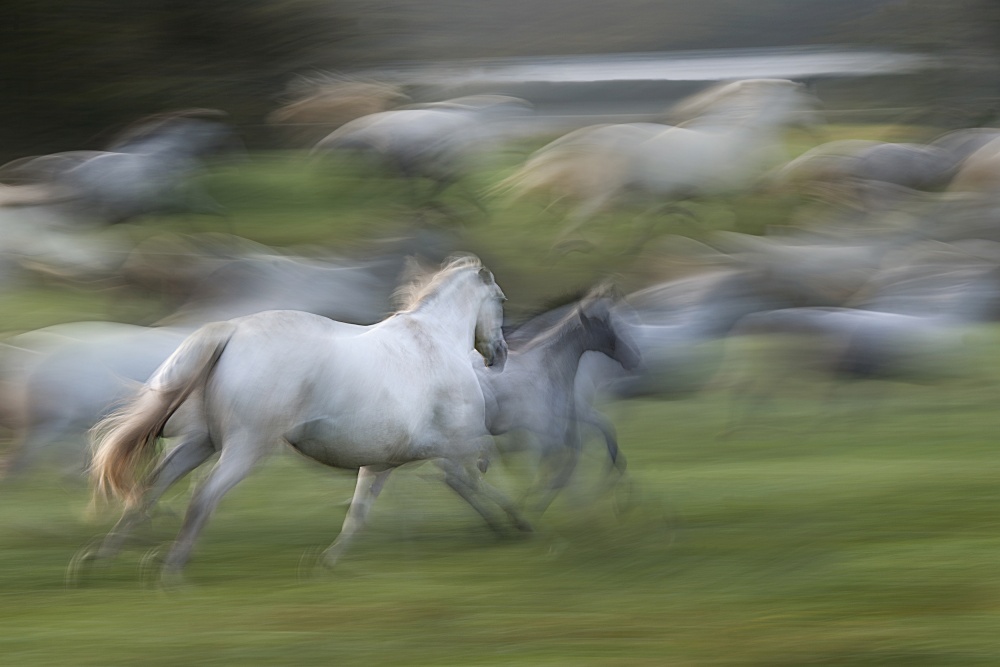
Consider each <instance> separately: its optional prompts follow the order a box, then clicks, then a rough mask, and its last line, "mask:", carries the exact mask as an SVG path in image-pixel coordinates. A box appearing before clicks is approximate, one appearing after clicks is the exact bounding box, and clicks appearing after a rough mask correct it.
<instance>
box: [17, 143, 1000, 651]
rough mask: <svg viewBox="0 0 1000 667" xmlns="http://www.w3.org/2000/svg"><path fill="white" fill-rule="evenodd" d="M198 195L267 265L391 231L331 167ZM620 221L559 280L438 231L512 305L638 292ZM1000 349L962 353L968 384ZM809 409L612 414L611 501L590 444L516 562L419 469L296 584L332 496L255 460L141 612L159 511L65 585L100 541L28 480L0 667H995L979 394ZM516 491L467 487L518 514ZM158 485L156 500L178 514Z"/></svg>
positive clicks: (101, 298)
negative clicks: (620, 289) (609, 276)
mask: <svg viewBox="0 0 1000 667" xmlns="http://www.w3.org/2000/svg"><path fill="white" fill-rule="evenodd" d="M506 169H507V168H506V167H504V166H503V165H501V166H498V167H496V169H495V171H493V172H489V173H484V174H481V175H479V176H478V179H479V181H481V183H480V185H482V186H485V185H487V184H489V183H490V182H491V181H492V180H493V179H495V178H496V177H498V176H499V175H501V174H502V173H506ZM208 185H209V187H211V189H212V191H213V192H214V193H215V194H216V195H217V196H218V197H219V199H220V200H222V201H223V203H224V204H225V205H227V206H228V207H229V208H230V210H231V211H232V212H233V215H232V222H233V224H234V226H235V227H236V229H237V231H239V232H241V233H243V234H246V235H248V236H251V237H252V238H255V239H257V240H260V241H264V242H268V243H279V244H285V245H295V244H300V243H305V242H319V243H326V244H331V245H335V244H344V243H346V242H354V241H361V240H363V239H365V238H371V237H374V236H377V235H379V234H382V233H388V232H390V231H393V230H399V229H403V228H405V227H406V225H407V224H409V218H408V217H407V216H408V214H407V213H406V208H405V207H404V206H403V201H402V197H401V196H400V194H399V193H398V192H397V191H395V190H394V189H393V188H392V187H389V186H387V185H386V184H385V183H381V182H379V181H378V180H377V179H367V180H366V179H359V178H357V177H355V176H352V174H351V172H348V171H347V170H346V167H345V166H344V165H339V164H331V165H327V166H325V167H323V168H316V167H315V166H311V165H309V164H306V163H303V162H301V161H299V160H297V159H294V158H292V157H290V156H279V155H276V156H271V157H269V158H267V159H266V160H259V161H256V162H255V163H252V164H245V165H242V166H239V167H236V168H230V169H227V170H226V171H224V172H222V173H219V174H216V175H213V176H212V177H210V178H209V179H208ZM460 205H461V203H460V198H459V199H456V206H460ZM786 205H787V206H790V205H791V203H786V202H774V201H769V200H766V199H764V198H762V197H756V198H754V197H748V198H745V199H744V200H741V201H740V202H738V203H737V204H733V205H732V209H733V210H734V211H735V213H729V214H727V215H722V213H719V217H718V219H717V220H718V221H719V224H720V225H721V224H723V221H732V220H736V221H737V222H738V223H745V224H746V225H747V226H748V227H753V226H754V225H756V224H757V223H756V222H745V221H754V220H758V221H765V220H770V221H772V222H781V221H782V219H783V218H782V217H781V216H783V215H785V214H786V213H787V211H786V210H785V208H784V207H785V206H786ZM728 206H729V205H728V204H725V205H724V204H722V203H712V204H711V205H708V206H706V209H707V210H710V211H720V212H725V210H726V208H727V207H728ZM627 219H628V218H627V216H619V217H617V218H615V217H609V219H608V220H607V221H602V222H601V223H600V224H597V225H595V227H594V229H593V230H592V232H593V233H594V234H595V235H597V236H598V237H601V236H603V237H604V238H606V239H607V244H606V245H605V246H604V247H602V248H601V249H600V250H599V251H598V252H596V253H593V254H591V255H575V256H571V257H569V258H567V259H565V260H563V261H561V262H558V263H555V262H553V261H552V260H551V259H550V258H548V257H547V252H548V246H549V244H550V243H551V240H552V238H554V236H555V234H556V232H557V231H558V217H557V215H556V214H555V213H552V212H550V213H539V211H538V207H537V206H536V205H535V204H533V203H532V202H522V203H518V204H516V205H514V206H512V207H509V208H503V207H500V206H495V207H494V210H493V216H492V219H491V220H490V221H488V222H487V221H482V222H478V223H470V225H469V226H468V227H467V228H465V229H464V230H462V231H461V233H462V234H463V235H464V238H465V245H467V247H469V248H470V249H472V250H475V251H477V252H480V253H481V254H482V255H483V256H484V257H486V258H487V259H488V264H489V265H490V266H491V268H494V270H495V272H496V274H497V278H498V281H499V282H500V284H501V285H502V286H503V287H504V288H505V290H506V291H507V292H508V294H509V295H510V296H511V305H512V306H517V305H521V304H524V303H527V302H531V303H534V302H537V301H539V300H541V299H543V298H545V297H546V296H551V295H552V294H556V293H559V292H560V291H562V290H565V289H568V288H570V287H575V286H579V285H581V284H584V283H586V282H587V281H589V280H591V279H593V277H594V276H595V275H598V274H600V273H603V272H620V273H621V272H624V273H625V279H626V280H633V281H638V280H639V279H640V278H641V277H642V275H643V273H642V270H639V269H636V270H632V269H631V267H630V266H629V265H628V264H627V262H626V261H625V260H624V259H623V258H621V257H620V256H619V255H618V254H617V250H618V249H619V247H620V246H621V245H624V243H625V241H624V240H623V239H622V237H623V236H625V235H626V233H627V231H628V225H627ZM202 224H209V225H211V226H212V227H213V228H217V229H221V227H222V222H221V221H214V220H210V221H208V222H207V223H204V222H203V221H200V220H197V221H195V220H186V219H173V220H162V221H148V222H146V223H144V224H143V225H142V226H140V227H138V228H136V229H132V230H128V232H127V233H129V234H132V235H134V236H135V237H141V236H144V235H148V234H152V233H156V232H158V231H162V230H163V229H164V228H166V229H172V230H174V231H185V230H187V229H190V228H191V227H192V226H196V225H202ZM708 224H712V222H711V221H709V223H708ZM112 231H114V230H112ZM119 231H121V230H119ZM113 300H114V299H113V297H111V296H109V295H104V294H89V293H75V292H68V291H66V290H64V289H62V288H59V287H58V286H55V285H50V286H39V287H36V288H32V289H31V290H25V291H23V292H19V293H15V294H11V295H8V296H5V297H4V298H3V300H2V301H0V303H2V305H3V307H4V311H5V313H9V319H8V325H7V326H8V328H9V329H12V330H13V329H25V328H30V327H36V326H42V325H45V324H49V323H53V322H58V321H70V320H75V319H85V318H88V317H90V318H100V317H104V313H105V312H106V311H105V310H104V309H105V308H106V307H108V306H110V305H113V304H112V303H111V302H112V301H113ZM140 310H141V309H140ZM997 333H998V332H996V331H993V330H987V331H986V332H984V335H985V336H986V338H988V342H987V344H986V345H985V351H984V356H983V367H984V373H985V374H986V375H987V376H988V377H989V378H990V379H991V380H996V379H997V378H998V377H1000V364H998V362H997V361H995V360H996V359H997V358H1000V357H998V356H997V354H996V352H997V350H998V348H1000V337H998V336H997ZM804 389H805V390H803V391H799V390H797V389H793V390H790V391H787V392H785V393H784V394H783V395H781V396H780V397H779V398H778V399H777V401H776V402H775V404H774V405H773V406H771V407H769V408H768V409H767V410H766V411H764V412H762V413H760V414H757V415H755V420H754V425H755V428H753V429H749V430H746V431H744V432H741V433H739V434H738V435H737V436H735V437H731V438H727V439H719V438H718V437H717V434H718V433H719V432H720V431H721V430H722V428H723V426H724V424H725V422H726V417H727V397H726V396H725V395H724V394H720V393H713V392H710V393H707V394H705V395H702V396H700V397H697V398H695V399H691V400H686V401H674V402H668V401H634V402H629V403H621V404H615V405H612V406H608V408H607V411H608V414H609V415H610V416H612V417H613V419H614V421H615V423H616V424H617V425H618V428H619V431H620V439H621V444H622V447H623V450H624V452H625V453H626V454H627V456H628V460H629V471H630V478H631V480H632V482H633V484H632V485H631V487H628V486H621V487H619V488H618V489H617V490H616V491H615V492H614V493H612V494H598V493H595V492H594V489H595V487H596V485H597V482H598V480H599V479H600V471H601V466H602V465H603V459H602V453H601V450H600V448H599V447H598V446H597V443H595V442H591V443H590V444H589V446H588V449H587V455H586V457H585V460H584V462H583V466H582V467H583V473H584V474H583V475H582V476H581V478H580V480H579V481H578V482H577V483H576V484H575V485H574V486H573V487H572V488H570V489H568V490H567V492H566V493H564V494H563V495H562V496H560V498H559V499H558V500H557V501H556V503H555V505H554V506H553V507H552V508H551V509H550V511H549V512H548V513H547V514H546V515H545V516H544V517H543V518H541V519H540V520H537V521H536V528H537V532H536V534H535V535H533V536H532V537H530V538H527V539H498V538H496V537H494V536H493V535H492V534H490V533H489V532H488V530H487V529H486V528H485V527H484V526H483V525H482V522H481V521H480V520H479V519H478V518H477V517H476V516H475V515H474V514H473V513H472V511H471V510H470V509H468V508H467V507H465V506H464V505H463V504H462V503H461V502H460V501H459V500H458V499H457V498H455V497H453V496H452V495H451V494H450V493H449V492H448V491H447V490H446V489H445V488H444V487H443V485H441V484H440V483H437V482H435V481H433V480H431V479H428V478H426V477H425V475H426V473H429V472H430V469H429V468H416V469H413V470H403V471H400V472H398V473H396V474H395V475H394V477H393V478H392V479H391V480H390V482H389V484H388V485H387V487H386V490H385V491H384V493H383V494H382V496H381V497H380V499H379V502H378V503H377V504H376V506H375V509H374V511H373V516H372V520H371V525H370V528H369V530H368V531H367V532H366V533H364V535H363V536H362V537H360V538H359V540H358V542H357V543H356V546H355V547H354V548H353V549H352V550H351V551H350V552H349V553H348V555H347V556H346V557H345V558H344V560H343V561H342V563H341V564H340V565H339V566H338V568H337V569H336V570H334V571H333V572H332V573H329V574H327V575H324V576H319V577H314V576H312V575H311V570H310V568H309V567H308V563H309V562H310V559H309V556H308V554H310V553H312V551H313V550H314V549H315V548H317V547H322V546H325V545H326V544H328V543H329V542H330V541H331V540H332V539H333V538H334V537H335V536H336V534H337V531H338V530H339V525H340V522H341V521H342V520H343V516H344V512H345V507H344V506H343V501H345V500H346V499H347V498H348V497H349V496H350V494H351V491H352V480H351V477H350V475H348V474H345V473H342V472H337V471H331V470H328V469H324V468H321V467H319V466H314V465H310V464H308V463H306V462H304V461H302V460H300V459H298V458H296V457H293V456H287V457H281V458H279V459H276V460H274V461H273V462H271V463H270V464H269V465H267V466H265V467H264V468H262V469H261V470H259V471H258V473H257V474H255V475H254V476H253V477H251V478H250V479H249V480H247V481H246V482H245V483H244V484H242V485H240V486H239V487H238V488H236V489H235V490H234V491H233V492H232V493H231V494H230V495H229V496H227V498H226V500H225V501H224V502H223V504H222V505H221V507H220V509H219V511H218V512H217V514H216V515H215V517H214V518H213V519H212V521H211V522H210V524H209V525H208V528H207V529H206V531H205V533H204V535H203V539H202V540H201V542H200V544H199V546H198V549H197V551H196V555H195V558H194V560H193V561H192V563H191V565H190V567H189V569H188V572H187V575H188V581H189V584H188V585H187V586H185V587H182V588H180V589H178V590H175V591H170V592H163V591H160V590H156V589H153V590H148V589H145V588H143V586H142V581H143V575H142V573H141V571H140V562H141V560H142V556H143V554H144V553H145V552H146V551H147V550H149V549H150V548H152V547H153V546H154V545H158V544H162V543H165V542H167V541H169V540H170V539H171V538H172V536H173V535H174V533H175V532H176V530H177V528H178V525H179V519H178V518H177V517H176V516H171V515H169V514H164V515H161V516H158V517H157V518H156V519H155V521H154V522H153V523H152V525H151V526H149V527H146V528H144V529H143V530H142V531H140V534H139V538H140V539H139V540H138V542H137V544H136V545H135V546H134V547H133V548H131V549H129V550H128V551H127V552H126V553H124V554H123V555H122V557H121V558H119V559H118V560H117V561H115V562H114V563H112V564H109V565H108V566H107V567H104V568H100V569H98V570H95V571H94V572H93V573H92V575H91V576H90V577H88V578H87V579H86V580H85V581H84V585H83V586H81V587H80V588H75V589H69V588H66V587H65V586H64V572H65V570H66V566H67V564H68V563H69V561H70V559H71V558H72V556H73V554H74V553H75V552H76V551H77V549H79V548H80V547H81V546H82V545H84V544H86V543H87V542H89V541H90V540H92V539H93V538H95V537H98V536H100V535H102V533H103V532H104V531H106V530H107V529H108V528H109V527H110V524H111V522H112V520H113V518H114V517H113V516H111V515H110V514H111V513H109V514H107V515H103V516H101V518H99V519H98V520H96V521H91V520H87V519H85V518H84V510H85V507H86V505H87V501H88V493H87V490H86V488H85V487H84V486H83V485H82V484H78V483H76V482H74V481H72V480H67V479H64V478H63V477H61V476H60V474H59V473H58V472H57V471H56V469H57V468H58V466H57V465H52V466H51V467H41V468H39V469H36V470H35V471H33V472H32V473H31V474H29V475H27V476H25V477H22V478H19V479H16V480H14V481H9V482H5V483H4V484H3V485H2V486H0V664H2V665H12V666H13V665H18V666H21V665H81V666H83V665H102V666H104V665H164V666H166V665H171V666H173V665H188V664H197V665H312V664H323V665H327V664H336V665H379V664H393V665H399V664H402V665H427V666H435V665H512V666H513V665H545V666H550V665H551V666H567V667H576V666H579V665H599V666H604V665H623V666H624V665H628V666H632V665H762V666H774V665H813V664H817V665H884V664H893V665H996V664H1000V559H998V557H997V554H998V553H1000V484H998V479H1000V451H998V448H997V445H996V441H997V432H998V426H1000V423H998V422H1000V418H998V416H997V411H996V407H995V405H996V395H997V392H996V389H995V385H988V388H986V389H984V388H982V386H981V385H971V384H970V385H966V384H956V385H951V386H946V387H898V388H892V389H891V390H888V391H882V392H879V391H871V393H867V392H869V390H870V389H871V388H869V387H858V388H855V389H852V390H850V393H851V394H853V397H854V398H855V399H856V400H855V401H851V400H848V401H844V402H843V403H838V404H827V403H823V402H821V401H820V400H819V399H818V398H817V396H819V395H820V394H819V393H818V392H815V391H812V389H813V388H811V387H808V386H806V387H805V388H804ZM876 395H877V396H878V397H879V398H878V400H877V401H874V400H869V399H870V397H871V396H876ZM523 467H524V463H523V462H522V463H521V465H520V466H519V465H514V466H512V467H510V468H509V469H508V470H503V469H497V470H491V471H490V474H489V477H497V478H498V483H501V484H504V485H506V486H507V487H509V488H513V489H515V490H516V489H517V488H518V487H519V486H520V484H521V483H520V482H519V479H518V477H517V472H518V471H519V470H523ZM180 487H181V488H178V489H177V490H175V491H174V492H173V493H172V494H171V495H170V496H169V497H168V498H167V500H166V501H165V503H164V505H165V506H166V507H168V508H170V509H172V510H174V511H176V512H182V511H183V508H184V505H185V502H186V496H187V493H188V487H187V485H186V484H182V485H180ZM629 489H631V490H629ZM616 507H618V508H620V509H621V512H616V511H615V508H616ZM304 556H305V558H304ZM300 561H304V562H305V563H306V565H307V567H305V568H304V570H305V574H304V575H303V574H301V573H300Z"/></svg>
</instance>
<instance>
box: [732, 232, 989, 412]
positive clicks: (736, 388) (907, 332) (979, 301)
mask: <svg viewBox="0 0 1000 667" xmlns="http://www.w3.org/2000/svg"><path fill="white" fill-rule="evenodd" d="M921 255H922V256H921ZM998 303H1000V268H998V264H997V259H996V258H995V257H989V256H988V253H987V254H986V255H984V254H983V253H976V254H973V253H971V252H967V251H966V250H965V249H963V248H959V247H955V246H950V247H949V246H945V245H944V244H938V245H936V246H931V251H930V252H927V253H921V254H914V255H912V256H911V257H909V258H908V259H907V261H906V262H905V263H901V264H900V265H898V266H890V267H887V268H886V269H884V270H883V271H882V272H880V273H879V274H877V275H876V276H874V277H873V278H872V279H871V280H870V281H869V283H868V285H866V287H865V288H864V289H862V290H861V291H859V293H858V294H857V296H856V299H855V303H854V304H853V306H854V307H841V308H787V309H781V310H771V311H763V312H759V313H755V314H752V315H749V316H748V317H746V318H744V319H743V320H741V321H740V322H739V324H738V325H737V326H736V328H735V329H734V331H733V336H734V338H733V340H732V342H731V344H732V345H734V346H736V347H740V348H742V347H744V345H743V343H742V341H741V339H743V338H744V337H745V336H759V335H765V336H769V337H776V336H782V337H783V338H781V339H780V340H782V341H783V342H782V343H781V345H780V351H776V355H777V356H776V357H773V358H772V357H770V356H765V357H764V358H763V359H762V360H761V359H753V358H750V359H749V361H750V362H751V363H750V364H748V365H746V366H744V367H743V368H741V369H738V370H736V371H730V372H732V373H733V376H734V377H735V380H734V381H733V383H732V385H731V389H732V396H733V398H732V413H731V424H730V428H731V429H732V428H735V427H736V426H737V425H738V421H739V419H740V415H739V406H740V405H741V404H742V405H744V406H746V410H747V414H749V410H750V407H752V406H753V405H754V404H759V403H760V402H761V401H762V400H763V399H765V398H767V397H768V396H769V395H770V394H773V392H774V390H775V387H774V386H772V384H773V382H774V380H775V373H774V372H773V371H775V370H779V371H782V370H783V371H785V374H787V372H795V371H798V372H803V371H808V372H813V373H819V374H820V377H821V378H824V379H826V380H828V381H830V384H829V386H830V387H831V388H832V387H834V386H835V384H834V383H835V382H836V381H838V380H879V379H881V380H892V381H897V382H908V383H932V382H938V381H941V380H946V379H951V378H958V377H968V375H969V372H970V370H971V369H970V366H969V362H970V358H969V356H968V353H969V348H968V346H967V344H966V342H967V341H966V333H967V331H968V327H969V326H970V325H973V324H976V323H979V322H983V321H987V320H989V319H992V318H993V317H995V315H996V313H997V306H998ZM788 337H793V338H794V339H797V340H798V341H799V342H800V343H803V344H804V346H792V345H789V343H788V340H789V338H788ZM759 361H763V362H764V364H765V365H766V366H768V367H769V368H768V370H769V371H770V372H761V367H760V366H759V364H755V363H753V362H759ZM785 374H782V373H779V374H778V376H779V379H784V377H785Z"/></svg>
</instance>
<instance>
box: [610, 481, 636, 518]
mask: <svg viewBox="0 0 1000 667" xmlns="http://www.w3.org/2000/svg"><path fill="white" fill-rule="evenodd" d="M612 500H613V508H614V512H615V516H616V517H617V518H619V519H621V518H622V517H624V516H625V515H626V514H631V513H632V512H634V511H635V509H636V508H637V507H638V506H639V490H638V489H637V488H636V485H635V482H634V481H632V478H631V477H625V478H624V479H622V481H621V482H619V483H618V485H617V486H615V490H614V495H613V497H612Z"/></svg>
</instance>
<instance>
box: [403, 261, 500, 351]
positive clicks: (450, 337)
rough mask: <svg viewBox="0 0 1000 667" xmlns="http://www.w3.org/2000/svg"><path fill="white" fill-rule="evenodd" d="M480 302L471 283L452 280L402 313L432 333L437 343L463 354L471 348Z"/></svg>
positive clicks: (473, 341)
mask: <svg viewBox="0 0 1000 667" xmlns="http://www.w3.org/2000/svg"><path fill="white" fill-rule="evenodd" d="M480 301H481V297H480V296H479V295H478V294H477V289H476V285H475V284H474V283H473V282H472V281H471V280H469V279H454V280H451V281H449V282H447V283H444V284H442V285H441V286H440V287H439V288H438V289H437V290H435V291H434V292H433V293H431V294H429V295H428V296H426V297H424V298H423V299H422V300H421V301H420V303H418V304H417V305H416V306H415V307H413V308H412V309H410V310H409V311H406V313H405V314H406V315H407V316H408V317H409V318H411V319H413V320H415V321H417V322H419V323H420V324H421V326H423V327H425V328H430V329H434V330H436V331H437V332H438V333H439V336H440V338H439V339H440V340H444V341H449V342H450V343H453V344H454V345H455V349H456V350H461V352H462V353H463V354H464V353H466V352H468V351H469V350H472V349H473V347H474V346H475V340H476V321H477V319H478V317H479V303H480Z"/></svg>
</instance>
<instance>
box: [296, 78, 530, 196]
mask: <svg viewBox="0 0 1000 667" xmlns="http://www.w3.org/2000/svg"><path fill="white" fill-rule="evenodd" d="M529 109H530V105H529V104H528V103H527V102H525V101H524V100H522V99H519V98H516V97H507V96H504V95H473V96H469V97H460V98H456V99H453V100H447V101H445V102H434V103H431V104H424V105H420V106H418V107H413V108H408V109H395V110H392V111H383V112H381V113H374V114H370V115H367V116H362V117H361V118H358V119H355V120H353V121H351V122H349V123H347V124H345V125H344V126H342V127H341V128H339V129H337V130H335V131H334V132H332V133H331V134H330V135H329V136H327V137H326V138H325V139H323V140H322V141H320V142H319V143H317V144H316V146H315V148H313V152H314V153H316V152H327V151H353V152H356V153H361V154H363V155H366V156H368V157H370V158H372V159H373V160H374V161H375V162H376V163H377V164H378V166H380V167H382V168H384V169H386V170H387V171H389V172H390V173H392V174H394V175H397V176H400V177H403V178H406V179H408V181H409V182H410V183H411V187H415V185H413V184H414V182H415V181H416V179H420V178H423V179H427V180H429V181H431V183H432V184H433V187H432V190H431V192H430V194H429V199H433V198H434V197H436V196H437V195H439V194H440V193H441V192H442V191H444V190H445V189H446V188H447V187H449V186H450V185H452V184H454V183H458V182H460V180H459V179H460V177H461V176H463V175H464V174H465V173H466V172H467V171H468V169H469V166H470V161H471V160H472V159H473V158H474V157H475V156H477V155H481V154H483V152H485V151H486V150H487V149H489V148H490V147H491V146H492V145H493V144H494V143H495V142H497V141H499V140H500V139H501V138H502V137H503V136H504V135H505V132H506V130H507V127H508V125H507V124H508V123H509V122H511V121H512V120H514V119H516V118H517V117H518V116H520V115H523V114H524V113H526V112H527V111H528V110H529ZM472 200H473V201H474V203H476V205H477V206H480V208H481V207H482V206H481V204H480V203H479V201H478V199H476V198H475V197H472Z"/></svg>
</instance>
